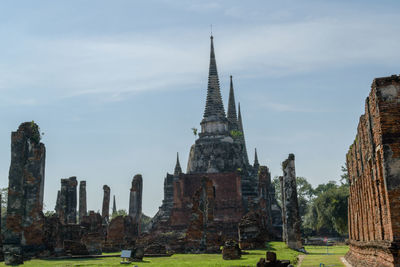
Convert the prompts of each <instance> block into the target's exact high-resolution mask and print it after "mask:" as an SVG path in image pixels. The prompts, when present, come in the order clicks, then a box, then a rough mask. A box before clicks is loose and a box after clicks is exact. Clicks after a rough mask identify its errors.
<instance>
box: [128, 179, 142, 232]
mask: <svg viewBox="0 0 400 267" xmlns="http://www.w3.org/2000/svg"><path fill="white" fill-rule="evenodd" d="M142 192H143V179H142V175H140V174H137V175H135V176H134V177H133V180H132V187H131V193H130V197H129V216H131V217H132V219H133V221H134V222H135V223H137V224H138V233H140V221H141V217H142Z"/></svg>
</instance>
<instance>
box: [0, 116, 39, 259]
mask: <svg viewBox="0 0 400 267" xmlns="http://www.w3.org/2000/svg"><path fill="white" fill-rule="evenodd" d="M45 154H46V150H45V146H44V144H42V143H40V132H39V127H38V126H37V125H36V124H35V123H34V122H25V123H22V124H21V125H20V126H19V128H18V130H17V131H16V132H12V134H11V164H10V172H9V177H8V206H7V220H6V226H5V229H4V231H3V232H4V242H3V248H4V256H5V262H6V263H7V264H18V263H22V261H23V259H22V254H23V253H24V254H25V255H26V256H29V255H33V254H35V252H37V251H40V249H42V245H43V240H42V234H43V223H44V216H43V213H42V209H43V190H44V174H45V173H44V171H45Z"/></svg>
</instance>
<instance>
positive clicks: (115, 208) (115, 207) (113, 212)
mask: <svg viewBox="0 0 400 267" xmlns="http://www.w3.org/2000/svg"><path fill="white" fill-rule="evenodd" d="M116 213H117V205H116V204H115V195H114V199H113V210H112V214H116Z"/></svg>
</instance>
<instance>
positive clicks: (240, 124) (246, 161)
mask: <svg viewBox="0 0 400 267" xmlns="http://www.w3.org/2000/svg"><path fill="white" fill-rule="evenodd" d="M238 129H239V131H240V132H242V142H243V149H244V152H243V157H244V162H245V163H246V164H249V156H248V155H247V149H246V141H245V139H244V130H243V123H242V113H241V112H240V103H239V104H238Z"/></svg>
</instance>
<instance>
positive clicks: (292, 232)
mask: <svg viewBox="0 0 400 267" xmlns="http://www.w3.org/2000/svg"><path fill="white" fill-rule="evenodd" d="M282 170H283V176H280V177H279V180H280V183H281V192H282V222H283V227H282V229H283V233H282V237H283V238H282V239H283V241H284V242H286V244H287V245H288V247H289V248H291V249H295V250H300V251H304V248H303V244H302V241H301V232H300V225H301V219H300V213H299V203H298V200H297V186H296V170H295V165H294V154H289V157H288V158H287V159H286V160H285V161H284V162H282Z"/></svg>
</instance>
